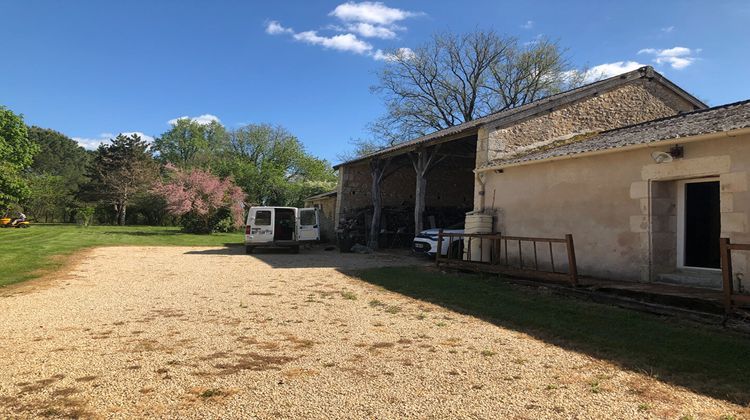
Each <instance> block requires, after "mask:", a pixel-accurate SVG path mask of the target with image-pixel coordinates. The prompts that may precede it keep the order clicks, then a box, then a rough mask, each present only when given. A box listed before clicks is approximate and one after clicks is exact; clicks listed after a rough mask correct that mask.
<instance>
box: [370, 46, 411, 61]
mask: <svg viewBox="0 0 750 420" xmlns="http://www.w3.org/2000/svg"><path fill="white" fill-rule="evenodd" d="M399 57H402V58H406V59H407V60H408V59H410V58H412V57H414V51H412V49H411V48H399V49H397V50H396V51H395V52H394V53H387V52H383V50H380V49H379V50H377V51H375V53H373V54H372V58H374V59H375V60H384V61H394V60H395V59H397V58H399Z"/></svg>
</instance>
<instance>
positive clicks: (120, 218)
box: [117, 202, 127, 226]
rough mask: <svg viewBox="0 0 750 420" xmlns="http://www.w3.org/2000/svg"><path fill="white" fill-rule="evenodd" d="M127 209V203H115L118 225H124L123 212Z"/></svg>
mask: <svg viewBox="0 0 750 420" xmlns="http://www.w3.org/2000/svg"><path fill="white" fill-rule="evenodd" d="M126 210H127V204H125V203H124V202H121V203H119V204H118V205H117V224H118V225H119V226H125V212H126Z"/></svg>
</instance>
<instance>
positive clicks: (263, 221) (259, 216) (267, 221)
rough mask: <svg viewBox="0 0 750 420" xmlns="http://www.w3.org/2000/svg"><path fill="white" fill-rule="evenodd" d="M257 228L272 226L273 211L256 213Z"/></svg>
mask: <svg viewBox="0 0 750 420" xmlns="http://www.w3.org/2000/svg"><path fill="white" fill-rule="evenodd" d="M255 226H271V210H258V211H256V212H255Z"/></svg>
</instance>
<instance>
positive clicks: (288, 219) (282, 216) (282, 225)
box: [273, 209, 297, 241]
mask: <svg viewBox="0 0 750 420" xmlns="http://www.w3.org/2000/svg"><path fill="white" fill-rule="evenodd" d="M296 225H297V224H296V218H295V217H294V210H292V209H276V221H275V223H274V227H273V240H274V241H291V240H294V228H295V226H296Z"/></svg>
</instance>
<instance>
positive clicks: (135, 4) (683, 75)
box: [0, 0, 750, 162]
mask: <svg viewBox="0 0 750 420" xmlns="http://www.w3.org/2000/svg"><path fill="white" fill-rule="evenodd" d="M463 5H469V6H463ZM0 10H1V11H2V12H0V13H1V14H0V47H1V51H2V54H0V105H5V106H7V107H9V108H11V109H12V110H14V111H15V112H19V113H23V114H24V116H25V119H26V121H27V123H29V124H34V125H39V126H42V127H49V128H53V129H56V130H58V131H61V132H63V133H65V134H67V135H68V136H71V137H74V138H76V139H77V140H79V141H80V142H81V143H82V144H86V145H88V146H89V147H91V146H93V145H95V144H97V143H98V142H100V141H102V139H104V138H106V137H108V136H110V135H111V134H112V133H119V132H126V133H128V132H140V133H144V134H146V135H148V136H152V137H155V136H158V135H159V134H161V133H163V132H164V131H166V130H168V129H169V123H168V121H170V120H173V119H174V118H178V117H185V116H186V117H191V118H193V117H195V118H200V120H202V121H205V120H210V119H213V118H218V119H219V120H220V121H221V122H222V123H223V124H225V125H226V126H227V127H229V128H232V127H236V126H238V125H241V124H246V123H260V122H268V123H273V124H281V125H283V126H285V127H286V128H288V129H289V130H290V131H292V132H293V133H294V134H296V135H297V136H298V137H299V138H300V139H301V140H302V141H303V143H304V144H305V146H306V148H307V150H308V151H310V152H311V153H313V154H315V155H317V156H320V157H323V158H326V159H329V160H330V161H332V162H335V161H336V156H337V154H339V153H340V152H342V151H344V150H346V149H348V148H350V145H349V144H348V141H349V139H351V138H357V137H366V136H367V130H366V125H367V123H368V122H370V121H372V120H374V119H375V118H377V117H378V116H379V115H381V114H382V112H383V106H382V100H381V98H379V97H377V96H375V95H373V94H372V93H370V90H369V87H370V86H371V85H372V84H373V83H375V81H376V77H375V73H376V71H377V70H378V68H380V66H382V63H383V61H382V57H383V51H388V50H392V49H395V48H409V47H414V46H416V45H419V44H421V43H422V42H424V41H425V40H426V39H428V38H429V36H430V34H432V33H433V32H435V31H442V30H448V31H454V32H464V31H470V30H472V29H474V28H477V27H479V28H490V29H494V30H496V31H498V32H500V33H503V34H507V35H512V36H516V37H518V38H519V39H521V40H522V41H532V40H533V39H535V37H537V36H540V35H543V36H546V37H549V38H551V39H554V40H559V42H560V44H561V45H563V46H565V47H566V48H567V49H568V56H569V58H570V60H571V62H572V63H573V64H574V65H576V66H579V67H581V66H588V67H596V66H601V67H596V68H598V69H600V70H602V71H604V72H606V73H607V74H612V73H616V72H618V71H622V70H629V69H631V68H633V67H635V66H638V65H640V64H651V65H653V66H654V67H655V68H656V69H657V70H658V71H660V72H662V73H663V74H665V75H666V76H667V77H668V78H670V79H671V80H672V81H674V82H676V83H677V84H679V85H680V86H682V87H683V88H685V89H686V90H688V91H689V92H691V93H693V94H694V95H696V96H697V97H699V98H700V99H703V100H704V101H706V102H707V103H709V104H710V105H719V104H723V103H727V102H733V101H737V100H742V99H748V98H750V82H749V81H748V71H749V69H750V42H749V40H750V25H748V22H750V2H746V1H740V0H736V1H721V0H716V1H653V0H651V1H632V0H631V1H628V2H594V1H579V2H572V1H571V2H565V5H563V2H561V1H528V2H519V1H504V0H488V1H484V0H475V1H472V2H455V1H441V2H438V1H416V0H415V1H385V2H382V3H367V2H364V3H362V2H350V3H347V2H345V1H341V0H340V1H315V2H313V1H282V0H277V1H274V2H269V1H262V2H261V1H258V2H253V1H239V0H237V1H221V0H218V1H210V2H209V1H183V0H181V1H177V0H171V1H167V0H163V1H155V0H149V1H145V0H144V1H134V0H129V1H119V2H115V1H108V2H101V1H84V0H75V1H74V0H71V1H57V0H50V1H43V0H27V1H15V0H14V1H11V0H0Z"/></svg>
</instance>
